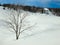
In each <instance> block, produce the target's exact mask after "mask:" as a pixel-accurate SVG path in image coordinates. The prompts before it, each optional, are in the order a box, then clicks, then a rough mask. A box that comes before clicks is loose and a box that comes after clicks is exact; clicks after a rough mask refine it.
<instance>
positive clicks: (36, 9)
mask: <svg viewBox="0 0 60 45" xmlns="http://www.w3.org/2000/svg"><path fill="white" fill-rule="evenodd" d="M0 6H3V7H8V8H9V9H14V10H17V9H23V10H25V11H30V12H40V13H43V12H44V8H42V7H35V6H24V5H15V4H3V5H1V4H0ZM4 9H5V8H4ZM48 9H49V10H50V11H51V12H52V13H53V14H54V15H55V14H56V15H57V16H60V8H48Z"/></svg>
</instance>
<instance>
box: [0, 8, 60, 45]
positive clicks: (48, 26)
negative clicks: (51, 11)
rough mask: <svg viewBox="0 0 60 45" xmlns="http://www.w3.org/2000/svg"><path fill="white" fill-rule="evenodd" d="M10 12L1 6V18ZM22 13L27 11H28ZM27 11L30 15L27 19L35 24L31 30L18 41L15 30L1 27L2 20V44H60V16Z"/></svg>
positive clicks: (0, 31)
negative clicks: (11, 30)
mask: <svg viewBox="0 0 60 45" xmlns="http://www.w3.org/2000/svg"><path fill="white" fill-rule="evenodd" d="M8 12H9V10H8V9H6V10H3V7H0V20H1V19H6V18H7V17H6V15H8ZM22 13H26V11H23V12H22ZM27 13H28V17H27V18H26V19H25V20H28V21H29V23H30V24H35V26H34V27H33V28H32V29H30V30H31V31H25V32H24V33H23V34H22V35H21V37H20V38H19V40H17V41H16V40H15V34H14V33H13V32H10V31H9V30H8V28H5V27H1V26H2V24H3V23H2V22H1V21H0V45H60V17H57V16H53V15H47V14H40V13H32V12H27ZM6 20H7V19H6ZM27 34H28V35H27Z"/></svg>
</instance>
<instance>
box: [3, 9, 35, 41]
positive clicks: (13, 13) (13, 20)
mask: <svg viewBox="0 0 60 45" xmlns="http://www.w3.org/2000/svg"><path fill="white" fill-rule="evenodd" d="M27 16H28V13H21V11H20V9H18V10H11V9H10V13H9V14H8V20H3V21H4V22H5V23H6V24H7V26H8V27H9V28H10V29H11V30H12V31H13V32H15V35H16V40H18V39H19V36H20V35H21V33H23V32H24V31H26V30H28V29H30V28H32V27H33V26H34V25H35V24H34V25H30V26H29V25H28V24H27V23H24V22H25V18H26V17H27Z"/></svg>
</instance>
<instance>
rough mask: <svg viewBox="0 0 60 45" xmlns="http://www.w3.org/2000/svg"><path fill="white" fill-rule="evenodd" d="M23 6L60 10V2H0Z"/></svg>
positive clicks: (30, 0) (6, 0)
mask: <svg viewBox="0 0 60 45" xmlns="http://www.w3.org/2000/svg"><path fill="white" fill-rule="evenodd" d="M17 2H18V4H22V5H30V6H37V7H51V8H60V0H0V3H1V4H4V3H13V4H16V3H17Z"/></svg>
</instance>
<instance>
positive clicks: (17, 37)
mask: <svg viewBox="0 0 60 45" xmlns="http://www.w3.org/2000/svg"><path fill="white" fill-rule="evenodd" d="M18 39H19V36H18V32H16V40H18Z"/></svg>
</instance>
